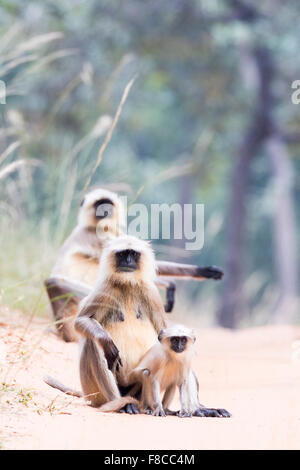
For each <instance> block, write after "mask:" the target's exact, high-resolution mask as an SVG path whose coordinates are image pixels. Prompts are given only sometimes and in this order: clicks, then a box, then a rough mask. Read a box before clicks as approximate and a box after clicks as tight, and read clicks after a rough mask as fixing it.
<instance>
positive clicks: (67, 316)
mask: <svg viewBox="0 0 300 470" xmlns="http://www.w3.org/2000/svg"><path fill="white" fill-rule="evenodd" d="M45 287H46V290H47V294H48V297H49V300H50V302H51V309H52V313H53V316H54V319H55V322H57V323H56V325H55V326H56V329H57V332H58V334H59V336H60V337H61V338H62V339H63V340H64V341H66V342H70V341H77V340H78V335H77V333H76V331H75V329H74V319H75V316H76V314H77V311H78V303H79V302H80V300H81V299H83V298H84V297H85V296H86V295H87V294H88V293H89V286H88V285H85V284H81V283H79V282H75V281H72V280H69V279H64V278H62V277H58V276H57V277H52V278H49V279H46V281H45Z"/></svg>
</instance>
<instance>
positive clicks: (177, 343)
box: [170, 336, 188, 353]
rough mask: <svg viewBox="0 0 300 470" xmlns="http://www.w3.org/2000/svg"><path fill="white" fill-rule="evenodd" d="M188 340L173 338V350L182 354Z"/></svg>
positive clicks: (171, 340) (181, 337)
mask: <svg viewBox="0 0 300 470" xmlns="http://www.w3.org/2000/svg"><path fill="white" fill-rule="evenodd" d="M187 342H188V339H187V337H186V336H171V337H170V346H171V349H172V350H173V351H174V352H176V353H182V352H183V351H184V350H185V348H186V345H187Z"/></svg>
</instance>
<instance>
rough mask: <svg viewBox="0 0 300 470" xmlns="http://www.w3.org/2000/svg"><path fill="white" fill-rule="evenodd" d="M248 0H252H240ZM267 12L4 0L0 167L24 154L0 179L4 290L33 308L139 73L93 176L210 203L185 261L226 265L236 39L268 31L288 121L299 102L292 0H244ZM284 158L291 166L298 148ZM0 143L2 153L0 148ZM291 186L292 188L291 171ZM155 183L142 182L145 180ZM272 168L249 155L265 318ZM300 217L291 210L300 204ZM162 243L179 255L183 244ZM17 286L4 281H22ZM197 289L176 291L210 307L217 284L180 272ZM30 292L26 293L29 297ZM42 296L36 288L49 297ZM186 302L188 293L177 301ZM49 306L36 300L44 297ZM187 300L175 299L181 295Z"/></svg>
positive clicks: (242, 112) (254, 263)
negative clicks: (198, 243) (110, 129)
mask: <svg viewBox="0 0 300 470" xmlns="http://www.w3.org/2000/svg"><path fill="white" fill-rule="evenodd" d="M247 3H249V5H251V3H252V2H247ZM253 3H254V4H255V5H256V7H258V8H259V9H260V12H261V13H262V15H263V19H262V20H261V21H259V22H257V23H255V24H254V23H253V25H251V27H250V26H249V25H245V24H244V23H243V22H241V21H239V18H237V19H235V20H232V21H228V22H227V21H226V15H229V14H230V13H231V10H230V8H229V6H228V3H227V2H226V1H225V0H213V1H209V0H202V1H201V0H190V1H183V0H165V1H164V2H161V1H158V0H152V1H143V2H141V1H140V0H126V1H124V0H123V1H121V0H90V1H88V2H85V1H83V0H62V1H57V0H46V1H44V2H39V1H33V0H28V1H26V2H22V1H20V0H10V1H0V34H1V38H2V40H1V42H0V79H2V80H4V81H5V83H6V87H7V100H6V105H0V113H1V116H0V122H1V129H0V139H1V142H0V153H2V152H5V151H6V149H7V148H9V146H10V145H11V144H12V143H13V142H19V143H20V145H19V147H18V148H16V149H15V150H13V151H12V152H11V153H9V155H7V156H6V157H5V158H3V161H2V160H1V156H0V172H1V169H3V168H4V166H7V165H9V164H11V163H13V162H16V161H17V160H19V159H21V160H25V163H24V164H21V165H20V167H18V168H16V169H15V170H14V171H12V172H11V173H9V174H8V175H6V176H5V178H2V179H1V180H0V182H1V188H0V196H1V206H0V209H1V255H0V265H1V275H0V276H1V284H2V294H3V301H4V302H6V303H10V304H13V305H14V306H16V307H21V308H23V309H25V310H31V309H32V308H33V304H35V297H38V296H39V292H40V290H42V285H41V281H42V279H43V278H44V277H45V276H46V275H47V273H48V272H49V269H50V267H51V265H52V263H53V260H54V258H55V252H56V250H57V248H58V246H59V245H60V244H61V242H62V240H63V239H64V237H65V236H66V235H67V234H68V233H69V231H70V230H71V228H72V227H73V226H74V224H75V220H76V213H77V209H78V204H79V201H80V197H81V194H82V189H83V187H84V184H85V182H86V181H87V178H88V176H89V174H90V172H91V169H92V167H93V165H94V163H95V160H96V158H97V153H98V150H99V146H100V144H101V142H102V139H103V136H102V137H99V135H98V134H99V133H97V128H96V129H95V125H96V124H97V122H98V123H99V119H100V117H101V116H103V115H107V114H108V115H110V116H113V115H114V113H115V111H116V109H117V106H118V104H119V101H120V98H121V96H122V92H123V90H124V87H125V86H126V84H127V83H128V81H129V80H130V79H131V78H132V77H133V76H134V74H136V73H137V74H138V78H137V80H136V82H135V84H134V86H133V88H132V90H131V92H130V95H129V98H128V100H127V102H126V104H125V106H124V108H123V111H122V115H121V117H120V120H119V122H118V125H117V128H116V130H115V132H114V135H113V138H112V140H111V142H110V144H109V146H108V147H107V149H106V151H105V153H104V157H103V161H102V163H101V165H100V166H99V168H98V170H97V172H96V174H95V176H94V178H93V182H92V183H93V185H95V184H98V185H104V184H105V185H106V184H109V183H126V184H127V185H129V187H130V188H131V192H129V197H132V198H133V197H134V195H135V194H136V192H137V191H138V190H139V188H141V187H142V186H143V185H145V189H144V191H142V192H141V195H140V196H139V201H141V202H146V203H147V204H149V203H152V202H160V203H162V202H170V203H173V202H192V201H193V202H200V203H204V204H205V219H206V234H205V236H206V238H205V246H204V248H203V249H202V250H201V252H199V253H196V254H195V253H190V255H192V261H193V262H195V263H199V264H202V265H206V264H216V265H219V266H222V264H223V262H224V256H225V248H224V247H225V229H226V208H227V204H228V197H229V193H230V189H231V180H230V178H231V169H232V165H233V162H234V158H235V155H236V151H237V146H238V145H239V140H240V136H241V133H242V132H243V130H244V128H245V126H247V123H248V119H249V114H250V113H251V110H252V106H253V96H252V92H251V88H249V87H248V83H247V77H248V78H249V76H251V72H252V71H251V70H248V74H246V76H245V75H243V74H242V73H241V70H240V67H241V63H240V50H241V48H243V47H246V46H247V44H251V43H253V42H258V43H259V42H261V41H263V42H264V43H265V44H266V45H267V47H269V48H270V50H272V51H273V53H274V57H275V60H276V63H277V66H278V69H279V72H280V73H279V74H278V77H277V78H276V83H275V86H276V96H277V100H278V103H277V108H276V112H277V113H278V116H279V118H280V120H281V122H282V124H283V126H285V129H287V130H289V131H291V132H293V131H297V128H298V125H299V122H300V113H299V111H298V109H297V106H293V105H292V104H291V99H290V95H291V88H290V85H291V83H292V81H293V80H295V79H297V78H300V77H299V73H300V71H299V64H298V61H297V60H296V58H297V56H298V50H299V39H300V31H299V27H298V17H299V16H298V14H299V3H298V2H297V1H290V2H288V3H287V2H281V1H279V0H273V1H270V0H260V1H259V2H253ZM289 150H290V158H291V159H292V162H293V165H294V168H295V170H297V169H298V167H299V165H300V164H299V146H298V145H291V146H290V148H289ZM2 155H3V154H2ZM187 163H189V164H191V168H192V171H191V173H189V174H187V175H184V176H180V170H179V172H177V173H178V175H177V176H176V177H175V178H170V179H167V180H164V179H162V180H160V178H159V175H160V174H161V173H163V172H164V171H166V170H167V169H169V168H170V167H178V168H181V166H182V167H184V165H186V164H187ZM295 175H296V176H295V193H294V195H295V197H296V200H297V201H298V200H299V197H300V186H299V178H298V176H297V172H296V171H295ZM149 182H151V184H149ZM273 210H274V207H273V206H272V180H271V179H270V176H269V163H268V160H267V159H266V158H265V156H264V151H263V150H262V151H261V154H260V155H259V158H257V159H256V161H255V164H254V166H253V172H252V180H251V198H250V202H249V212H248V223H247V238H248V250H247V270H246V271H247V272H246V274H247V281H246V284H247V285H246V289H248V291H249V296H250V300H251V302H250V303H251V312H252V313H251V317H249V318H247V319H245V324H249V323H251V324H254V323H255V322H263V321H265V320H266V318H267V313H266V312H267V311H268V309H269V306H270V302H271V300H272V292H273V290H274V289H275V287H276V281H275V277H274V265H273V264H274V260H273V257H272V243H271V238H272V237H271V225H270V217H271V215H272V211H273ZM298 215H299V214H298ZM167 245H172V242H169V243H168V244H166V243H165V242H164V243H163V242H161V243H160V244H159V246H158V247H157V251H158V253H160V254H161V255H163V256H164V257H165V258H170V259H173V260H176V259H177V260H180V259H185V260H187V261H189V260H190V259H189V258H186V257H184V256H183V255H184V253H183V252H182V251H181V250H180V248H181V247H180V246H176V248H177V251H172V250H171V251H169V252H168V249H167V248H168V247H167ZM20 282H22V284H18V286H19V287H18V289H19V290H18V289H17V290H16V289H15V288H12V286H15V285H16V284H17V283H20ZM187 289H188V292H189V295H192V297H193V299H194V300H197V302H196V301H193V303H192V305H191V303H187V304H185V303H184V302H183V300H182V303H180V302H178V305H177V311H178V312H180V309H182V308H184V309H187V310H189V309H191V310H193V311H195V312H196V313H197V314H199V315H200V314H203V315H204V314H205V313H207V314H208V317H209V321H210V322H212V321H213V319H214V311H215V307H216V302H217V296H218V295H219V293H220V284H218V283H212V282H207V283H203V284H202V285H200V284H196V283H194V284H193V283H189V284H188V285H185V286H184V288H182V289H181V290H180V289H179V294H178V298H179V297H180V296H181V298H182V299H183V298H185V294H186V292H187ZM31 293H32V295H31ZM44 300H45V299H44ZM186 302H187V301H186ZM43 305H44V304H43ZM183 305H184V307H183Z"/></svg>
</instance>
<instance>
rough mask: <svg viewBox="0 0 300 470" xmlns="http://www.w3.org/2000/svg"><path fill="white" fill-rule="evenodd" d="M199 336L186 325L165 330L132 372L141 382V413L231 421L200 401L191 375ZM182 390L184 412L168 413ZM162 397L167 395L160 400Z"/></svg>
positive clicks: (226, 414) (228, 415) (218, 410)
mask: <svg viewBox="0 0 300 470" xmlns="http://www.w3.org/2000/svg"><path fill="white" fill-rule="evenodd" d="M195 341H196V336H195V334H194V332H193V330H191V329H190V328H187V327H186V326H184V325H172V326H170V327H168V328H164V329H163V330H161V331H160V333H159V335H158V342H157V343H156V344H155V345H154V346H152V348H151V349H150V350H149V351H148V352H147V353H146V354H145V356H144V357H143V358H142V360H141V362H140V363H139V365H138V367H136V368H135V369H134V370H133V371H132V377H134V378H135V380H137V381H140V382H142V396H141V405H140V406H141V409H142V410H143V411H145V412H147V413H151V414H152V415H153V416H166V415H167V414H176V415H177V416H179V417H182V418H183V417H190V416H193V415H194V416H211V417H230V413H229V412H228V411H227V410H225V409H221V408H219V409H215V408H206V407H204V406H203V405H200V403H199V401H198V387H195V381H196V378H195V375H194V373H193V371H192V358H193V356H194V354H195V350H194V343H195ZM177 387H178V388H179V393H180V403H181V409H180V411H179V412H177V413H175V412H172V411H170V410H169V407H170V404H171V402H172V400H173V397H174V394H175V391H176V388H177ZM161 393H164V396H163V400H161Z"/></svg>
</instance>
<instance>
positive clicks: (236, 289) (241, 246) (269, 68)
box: [218, 46, 273, 328]
mask: <svg viewBox="0 0 300 470" xmlns="http://www.w3.org/2000/svg"><path fill="white" fill-rule="evenodd" d="M245 52H247V51H244V55H243V64H246V62H247V60H248V61H249V60H252V64H251V65H252V67H255V69H256V73H255V75H256V76H257V78H258V80H257V83H253V87H255V86H256V87H257V92H256V95H257V97H256V106H255V107H254V109H253V112H252V117H251V121H250V126H249V128H248V130H247V132H246V133H245V136H244V138H243V140H242V143H241V146H240V148H239V151H238V155H237V158H236V161H235V164H234V168H233V176H232V191H231V199H230V203H229V209H228V216H227V218H226V220H227V246H225V250H226V257H227V259H226V262H225V276H224V284H223V286H224V290H223V295H222V299H221V306H220V310H219V312H218V320H219V323H220V325H221V326H224V327H226V328H235V327H237V324H238V320H239V318H240V317H241V316H242V315H243V314H244V313H245V310H246V300H245V298H244V294H243V267H244V264H245V259H244V258H245V256H244V255H245V230H246V209H247V197H248V182H249V173H250V164H251V161H252V159H253V158H254V157H255V156H256V154H257V152H258V149H259V147H260V146H261V144H262V142H263V140H264V139H265V137H266V136H267V135H268V134H269V133H270V131H271V128H272V117H271V110H272V102H273V99H272V94H271V81H272V74H273V64H272V60H271V56H270V54H269V51H268V50H267V49H266V48H265V47H263V46H260V47H258V48H256V49H254V50H253V51H250V52H251V54H250V55H249V56H248V57H247V56H245ZM255 82H256V81H255Z"/></svg>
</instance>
